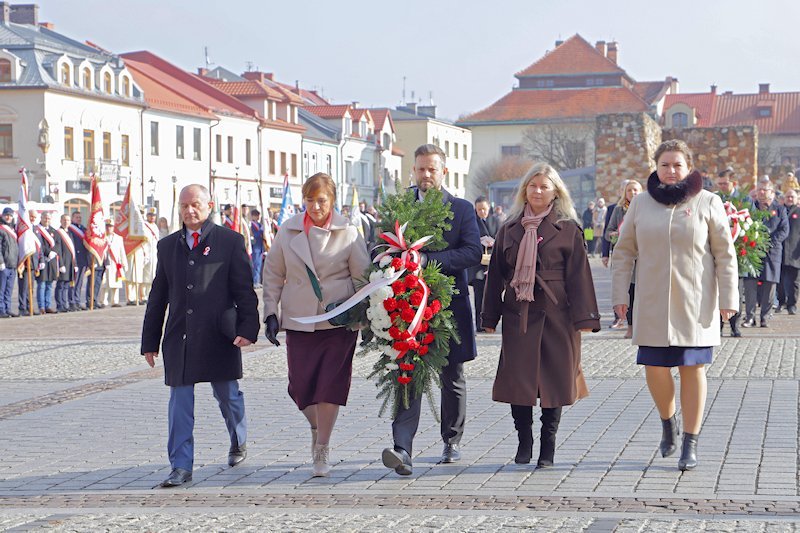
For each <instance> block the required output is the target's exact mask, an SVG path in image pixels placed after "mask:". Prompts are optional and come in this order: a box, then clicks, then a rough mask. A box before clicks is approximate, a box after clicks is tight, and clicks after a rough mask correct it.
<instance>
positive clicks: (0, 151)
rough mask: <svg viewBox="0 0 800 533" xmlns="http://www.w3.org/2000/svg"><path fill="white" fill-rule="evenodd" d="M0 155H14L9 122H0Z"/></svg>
mask: <svg viewBox="0 0 800 533" xmlns="http://www.w3.org/2000/svg"><path fill="white" fill-rule="evenodd" d="M0 157H14V142H13V139H12V135H11V124H0Z"/></svg>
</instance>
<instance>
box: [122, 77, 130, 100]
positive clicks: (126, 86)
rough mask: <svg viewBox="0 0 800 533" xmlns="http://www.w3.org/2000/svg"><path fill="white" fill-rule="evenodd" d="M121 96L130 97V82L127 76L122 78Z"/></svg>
mask: <svg viewBox="0 0 800 533" xmlns="http://www.w3.org/2000/svg"><path fill="white" fill-rule="evenodd" d="M122 94H123V96H128V97H130V95H131V80H130V78H128V77H127V76H123V78H122Z"/></svg>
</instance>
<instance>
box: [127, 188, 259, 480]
mask: <svg viewBox="0 0 800 533" xmlns="http://www.w3.org/2000/svg"><path fill="white" fill-rule="evenodd" d="M179 207H180V214H181V219H182V220H183V226H182V227H181V229H180V230H178V231H176V232H175V233H172V234H171V235H169V236H167V237H164V238H163V239H162V240H160V241H159V242H158V266H157V268H156V276H155V279H154V280H153V287H152V290H151V291H150V297H149V299H148V301H147V310H146V312H145V317H144V326H143V328H142V347H141V353H142V355H144V356H145V359H146V360H147V363H148V364H149V365H150V366H151V367H152V366H154V360H155V358H156V357H157V356H158V351H159V344H161V347H162V348H163V352H164V376H165V382H166V384H167V385H168V386H169V387H170V399H169V438H168V442H167V449H168V451H169V461H170V466H171V467H172V472H171V473H170V475H169V477H168V478H167V479H165V480H164V481H163V482H162V483H161V486H162V487H175V486H178V485H181V484H183V483H186V482H188V481H191V479H192V466H193V462H194V440H193V437H192V431H193V426H194V384H195V383H200V382H210V383H211V388H212V389H213V390H214V397H215V398H216V399H217V402H219V407H220V410H221V411H222V417H223V418H224V419H225V425H226V426H227V428H228V433H229V435H230V438H231V447H230V451H229V452H228V464H229V465H230V466H235V465H236V464H238V463H240V462H241V461H243V460H244V458H245V457H246V455H247V450H246V444H245V443H246V440H247V422H246V420H245V412H244V396H243V394H242V392H241V391H240V390H239V383H238V381H237V380H238V379H240V378H241V377H242V351H241V348H242V347H244V346H248V345H250V344H253V343H255V342H256V339H257V338H258V329H259V322H258V300H257V297H256V294H255V292H254V291H253V277H252V272H251V270H250V258H249V257H248V255H247V250H246V248H245V244H244V240H243V237H242V236H241V235H240V234H238V233H236V232H234V231H232V230H230V229H228V228H225V227H223V226H217V225H216V224H214V223H213V222H212V221H211V219H210V218H209V214H210V213H211V207H212V203H211V196H210V194H209V192H208V189H206V188H205V187H203V186H202V185H189V186H187V187H185V188H184V189H183V190H182V191H181V194H180V197H179ZM167 306H169V317H168V318H167V326H166V328H164V338H163V342H161V341H162V339H161V329H162V326H163V324H164V314H165V313H166V310H167Z"/></svg>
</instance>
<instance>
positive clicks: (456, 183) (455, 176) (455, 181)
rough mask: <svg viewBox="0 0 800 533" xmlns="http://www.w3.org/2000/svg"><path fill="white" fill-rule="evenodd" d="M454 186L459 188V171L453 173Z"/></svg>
mask: <svg viewBox="0 0 800 533" xmlns="http://www.w3.org/2000/svg"><path fill="white" fill-rule="evenodd" d="M453 187H455V188H456V189H458V172H455V173H454V174H453Z"/></svg>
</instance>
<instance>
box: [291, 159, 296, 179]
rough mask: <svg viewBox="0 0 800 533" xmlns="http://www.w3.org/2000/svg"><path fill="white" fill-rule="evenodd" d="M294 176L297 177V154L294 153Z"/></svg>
mask: <svg viewBox="0 0 800 533" xmlns="http://www.w3.org/2000/svg"><path fill="white" fill-rule="evenodd" d="M292 177H293V178H296V177H297V154H292Z"/></svg>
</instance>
